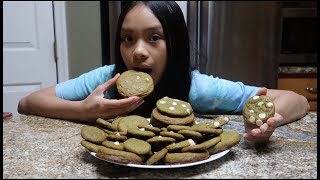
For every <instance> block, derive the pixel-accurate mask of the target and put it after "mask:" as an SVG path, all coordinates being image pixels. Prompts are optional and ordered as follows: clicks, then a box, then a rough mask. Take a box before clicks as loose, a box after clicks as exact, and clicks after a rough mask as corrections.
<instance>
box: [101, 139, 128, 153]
mask: <svg viewBox="0 0 320 180" xmlns="http://www.w3.org/2000/svg"><path fill="white" fill-rule="evenodd" d="M102 145H103V146H105V147H107V148H111V149H116V150H120V151H123V150H124V146H123V143H120V142H119V141H108V140H105V141H103V142H102Z"/></svg>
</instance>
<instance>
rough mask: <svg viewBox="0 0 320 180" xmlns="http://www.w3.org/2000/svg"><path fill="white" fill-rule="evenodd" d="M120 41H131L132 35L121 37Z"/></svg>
mask: <svg viewBox="0 0 320 180" xmlns="http://www.w3.org/2000/svg"><path fill="white" fill-rule="evenodd" d="M122 41H124V42H131V41H132V37H130V36H124V37H123V38H122Z"/></svg>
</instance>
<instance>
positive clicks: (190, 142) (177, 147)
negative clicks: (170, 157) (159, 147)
mask: <svg viewBox="0 0 320 180" xmlns="http://www.w3.org/2000/svg"><path fill="white" fill-rule="evenodd" d="M194 145H196V143H195V142H194V141H193V140H192V139H188V140H184V141H181V142H178V143H172V144H170V145H168V146H167V147H166V148H167V149H168V151H178V150H181V149H182V148H184V147H188V146H194Z"/></svg>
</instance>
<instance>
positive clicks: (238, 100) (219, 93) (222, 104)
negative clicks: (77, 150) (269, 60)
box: [56, 65, 259, 113]
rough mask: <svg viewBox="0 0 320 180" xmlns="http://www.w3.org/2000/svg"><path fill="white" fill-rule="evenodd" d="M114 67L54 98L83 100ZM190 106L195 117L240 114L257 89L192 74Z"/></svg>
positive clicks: (60, 88)
mask: <svg viewBox="0 0 320 180" xmlns="http://www.w3.org/2000/svg"><path fill="white" fill-rule="evenodd" d="M114 67H115V65H105V66H102V67H99V68H97V69H94V70H92V71H89V72H87V73H84V74H82V75H80V76H79V77H77V78H74V79H70V80H68V81H65V82H62V83H59V84H57V85H56V96H57V97H59V98H62V99H65V100H72V101H76V100H83V99H85V98H86V97H87V96H88V95H89V94H90V93H91V92H92V91H93V90H94V89H95V88H96V87H97V86H99V85H100V84H103V83H105V82H107V81H108V80H109V79H111V78H112V72H113V70H114ZM191 75H192V80H191V88H190V91H189V100H188V101H189V103H190V104H191V106H192V108H193V110H194V111H195V112H197V113H239V112H241V111H242V108H243V105H244V103H245V102H246V100H247V99H249V98H250V97H252V96H254V95H255V94H256V93H257V91H258V90H259V87H255V86H247V85H244V84H243V83H242V82H233V81H229V80H225V79H220V78H218V77H213V76H212V75H206V74H201V73H200V72H199V71H198V70H194V71H192V73H191ZM114 91H115V87H113V88H112V89H109V90H108V91H106V92H105V98H108V99H110V98H111V97H112V96H113V93H114Z"/></svg>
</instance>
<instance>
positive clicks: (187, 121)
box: [150, 108, 195, 128]
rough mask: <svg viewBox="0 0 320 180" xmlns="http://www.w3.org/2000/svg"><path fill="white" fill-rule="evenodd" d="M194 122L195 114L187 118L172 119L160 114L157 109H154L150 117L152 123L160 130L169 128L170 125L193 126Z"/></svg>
mask: <svg viewBox="0 0 320 180" xmlns="http://www.w3.org/2000/svg"><path fill="white" fill-rule="evenodd" d="M194 122H195V116H194V114H193V113H191V115H189V116H185V117H170V116H167V115H164V114H162V113H160V112H159V111H158V109H157V108H154V109H153V111H152V113H151V117H150V123H151V124H152V125H153V126H156V127H159V128H162V127H167V126H169V125H184V126H191V125H193V124H194Z"/></svg>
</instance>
